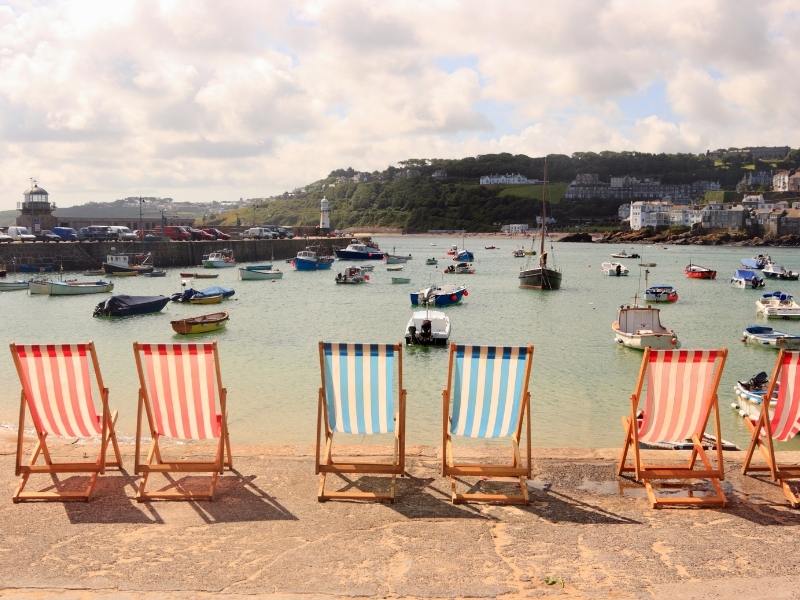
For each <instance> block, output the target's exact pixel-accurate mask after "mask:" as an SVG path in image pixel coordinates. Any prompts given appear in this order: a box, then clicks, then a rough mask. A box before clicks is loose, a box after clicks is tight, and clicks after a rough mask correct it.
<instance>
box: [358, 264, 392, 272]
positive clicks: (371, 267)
mask: <svg viewBox="0 0 800 600" xmlns="http://www.w3.org/2000/svg"><path fill="white" fill-rule="evenodd" d="M358 268H359V269H361V272H362V273H372V272H373V271H374V270H375V265H366V264H365V265H359V267H358ZM401 268H402V267H401Z"/></svg>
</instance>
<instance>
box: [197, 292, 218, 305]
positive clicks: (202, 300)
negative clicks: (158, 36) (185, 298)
mask: <svg viewBox="0 0 800 600" xmlns="http://www.w3.org/2000/svg"><path fill="white" fill-rule="evenodd" d="M220 302H222V294H216V295H215V296H200V297H199V298H198V297H194V298H189V303H190V304H219V303H220Z"/></svg>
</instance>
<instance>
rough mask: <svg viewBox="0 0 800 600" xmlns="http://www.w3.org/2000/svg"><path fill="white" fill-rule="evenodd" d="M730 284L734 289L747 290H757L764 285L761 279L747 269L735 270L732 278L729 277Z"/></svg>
mask: <svg viewBox="0 0 800 600" xmlns="http://www.w3.org/2000/svg"><path fill="white" fill-rule="evenodd" d="M731 283H732V284H733V285H734V287H738V288H742V289H748V290H757V289H758V288H763V287H764V286H765V285H766V284H765V283H764V280H763V279H762V278H761V277H759V276H758V275H756V274H755V273H754V272H753V271H749V270H747V269H736V271H735V272H734V274H733V277H731Z"/></svg>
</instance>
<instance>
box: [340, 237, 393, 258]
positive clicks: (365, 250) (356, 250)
mask: <svg viewBox="0 0 800 600" xmlns="http://www.w3.org/2000/svg"><path fill="white" fill-rule="evenodd" d="M384 256H386V253H385V252H383V251H382V250H381V249H380V248H378V247H377V246H372V245H367V244H365V243H364V242H360V241H358V240H353V241H352V242H351V243H350V244H348V246H347V248H344V249H341V248H339V249H337V250H336V258H338V259H340V260H383V257H384Z"/></svg>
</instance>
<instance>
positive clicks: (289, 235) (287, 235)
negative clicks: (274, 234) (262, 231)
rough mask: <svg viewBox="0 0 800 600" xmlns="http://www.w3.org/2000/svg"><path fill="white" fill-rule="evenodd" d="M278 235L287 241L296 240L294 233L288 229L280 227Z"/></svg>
mask: <svg viewBox="0 0 800 600" xmlns="http://www.w3.org/2000/svg"><path fill="white" fill-rule="evenodd" d="M278 233H279V234H280V236H281V237H282V238H286V239H287V240H291V239H293V238H294V233H292V230H291V229H289V228H288V227H278Z"/></svg>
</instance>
